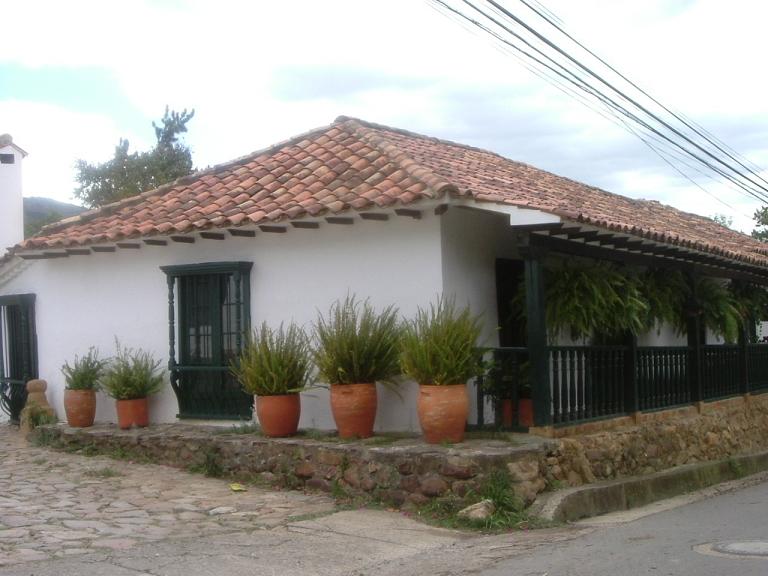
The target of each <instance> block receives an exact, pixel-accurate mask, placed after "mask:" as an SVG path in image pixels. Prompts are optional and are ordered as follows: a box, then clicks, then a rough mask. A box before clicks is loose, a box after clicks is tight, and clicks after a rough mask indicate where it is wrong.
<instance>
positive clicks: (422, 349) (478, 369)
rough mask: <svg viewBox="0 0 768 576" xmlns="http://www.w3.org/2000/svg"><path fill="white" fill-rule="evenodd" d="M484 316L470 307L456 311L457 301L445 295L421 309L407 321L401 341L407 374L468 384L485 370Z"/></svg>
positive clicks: (441, 382)
mask: <svg viewBox="0 0 768 576" xmlns="http://www.w3.org/2000/svg"><path fill="white" fill-rule="evenodd" d="M479 337H480V319H479V317H476V316H472V314H471V313H470V311H469V307H465V308H463V309H462V310H456V306H455V303H454V301H453V300H450V299H446V298H444V297H441V298H439V299H438V301H437V303H435V304H431V305H430V307H429V309H428V310H424V309H421V308H419V310H418V312H417V313H416V318H414V319H413V320H410V321H408V322H406V325H405V329H404V333H403V337H402V340H401V357H400V359H401V360H400V361H401V366H402V370H403V373H405V374H406V375H407V376H409V377H411V378H413V379H414V380H416V382H418V383H419V384H436V385H449V384H464V383H466V381H467V380H469V379H470V378H472V377H474V376H479V375H480V374H481V373H482V369H483V362H482V350H479V349H478V348H477V340H478V338H479Z"/></svg>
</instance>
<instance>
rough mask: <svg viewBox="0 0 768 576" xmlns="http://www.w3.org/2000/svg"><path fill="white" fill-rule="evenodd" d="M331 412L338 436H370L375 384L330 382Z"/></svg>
mask: <svg viewBox="0 0 768 576" xmlns="http://www.w3.org/2000/svg"><path fill="white" fill-rule="evenodd" d="M331 412H332V413H333V419H334V420H335V421H336V428H338V430H339V437H340V438H370V437H371V436H373V424H374V422H375V420H376V384H331Z"/></svg>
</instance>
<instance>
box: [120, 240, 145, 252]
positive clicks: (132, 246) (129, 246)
mask: <svg viewBox="0 0 768 576" xmlns="http://www.w3.org/2000/svg"><path fill="white" fill-rule="evenodd" d="M117 247H118V248H123V249H124V250H138V249H139V248H141V244H139V243H137V242H118V243H117Z"/></svg>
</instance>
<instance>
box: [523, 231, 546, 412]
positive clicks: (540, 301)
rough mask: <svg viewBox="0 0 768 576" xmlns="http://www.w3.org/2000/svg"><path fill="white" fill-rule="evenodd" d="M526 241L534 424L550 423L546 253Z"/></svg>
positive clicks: (526, 283)
mask: <svg viewBox="0 0 768 576" xmlns="http://www.w3.org/2000/svg"><path fill="white" fill-rule="evenodd" d="M526 240H527V237H525V238H524V239H523V241H522V242H521V243H520V253H521V255H522V256H523V259H524V261H525V304H526V313H527V316H526V318H527V331H528V357H529V362H530V378H531V392H532V395H533V423H534V425H535V426H550V425H551V424H552V392H551V390H550V382H549V355H548V352H547V325H546V314H545V302H544V277H543V276H544V270H543V266H542V263H541V259H542V256H543V254H544V253H543V251H542V250H541V249H538V248H534V247H532V246H530V245H527V242H526Z"/></svg>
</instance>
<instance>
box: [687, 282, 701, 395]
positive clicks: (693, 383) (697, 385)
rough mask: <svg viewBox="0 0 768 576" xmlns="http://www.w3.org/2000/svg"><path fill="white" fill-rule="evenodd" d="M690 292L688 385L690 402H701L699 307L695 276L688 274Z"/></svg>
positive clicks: (688, 313) (688, 312)
mask: <svg viewBox="0 0 768 576" xmlns="http://www.w3.org/2000/svg"><path fill="white" fill-rule="evenodd" d="M688 285H689V288H690V294H689V298H688V302H687V304H686V316H687V332H688V386H689V387H690V391H691V402H703V401H704V393H703V390H702V378H701V367H702V360H703V357H702V353H701V309H700V306H699V302H698V299H697V297H696V276H695V274H694V273H689V274H688Z"/></svg>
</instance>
